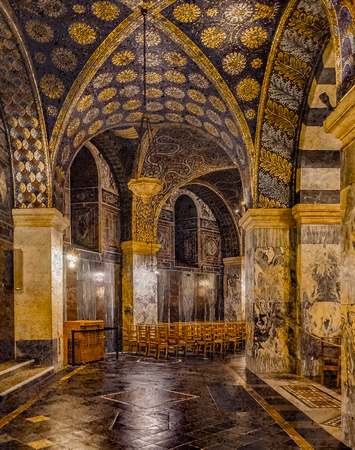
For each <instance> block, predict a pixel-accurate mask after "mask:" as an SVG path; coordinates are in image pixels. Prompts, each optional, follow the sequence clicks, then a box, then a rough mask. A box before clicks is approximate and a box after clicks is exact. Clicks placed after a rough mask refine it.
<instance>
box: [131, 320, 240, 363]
mask: <svg viewBox="0 0 355 450" xmlns="http://www.w3.org/2000/svg"><path fill="white" fill-rule="evenodd" d="M122 344H123V349H122V351H123V352H129V353H134V352H135V353H137V354H141V353H142V351H144V355H146V356H150V355H151V354H152V353H153V352H154V356H155V357H156V358H159V357H160V355H161V353H162V352H164V357H165V358H167V357H168V355H169V351H173V352H174V354H175V356H178V353H179V351H182V352H183V353H184V355H186V353H187V352H188V351H192V352H193V354H198V353H200V352H203V353H206V352H207V351H210V352H215V351H216V350H219V351H220V352H222V351H223V350H225V349H227V348H233V349H234V350H236V349H237V348H238V349H242V348H244V346H245V322H198V323H196V322H193V323H185V322H184V323H182V322H175V323H158V324H154V325H147V324H145V325H124V326H123V327H122Z"/></svg>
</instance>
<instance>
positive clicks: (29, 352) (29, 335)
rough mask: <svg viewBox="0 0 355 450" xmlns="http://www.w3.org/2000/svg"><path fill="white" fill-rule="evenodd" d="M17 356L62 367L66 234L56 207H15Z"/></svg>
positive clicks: (58, 367)
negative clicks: (64, 236)
mask: <svg viewBox="0 0 355 450" xmlns="http://www.w3.org/2000/svg"><path fill="white" fill-rule="evenodd" d="M12 214H13V219H14V226H15V229H14V250H15V255H16V256H15V257H16V258H18V259H19V260H20V262H21V263H20V265H19V264H18V263H16V261H15V267H16V270H15V280H14V283H15V295H14V296H15V346H16V347H15V352H16V358H28V359H32V358H33V359H35V360H36V363H38V364H48V365H49V364H50V365H54V366H55V368H56V369H57V370H59V369H61V368H62V366H63V232H64V230H65V229H66V228H67V227H68V226H69V221H68V219H66V218H64V217H63V216H62V214H60V212H59V211H57V210H56V209H54V208H53V209H52V208H48V209H14V210H13V211H12Z"/></svg>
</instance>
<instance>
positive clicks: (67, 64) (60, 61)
mask: <svg viewBox="0 0 355 450" xmlns="http://www.w3.org/2000/svg"><path fill="white" fill-rule="evenodd" d="M52 62H53V64H54V65H55V66H56V67H57V68H58V69H59V70H61V71H63V72H72V71H73V70H74V69H75V68H76V65H77V58H76V56H75V54H74V53H73V52H72V51H71V50H68V49H66V48H57V49H55V50H53V53H52Z"/></svg>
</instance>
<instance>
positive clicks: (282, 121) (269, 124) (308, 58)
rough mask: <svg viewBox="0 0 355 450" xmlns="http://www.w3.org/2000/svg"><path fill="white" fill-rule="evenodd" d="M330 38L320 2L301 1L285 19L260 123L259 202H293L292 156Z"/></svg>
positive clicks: (264, 204)
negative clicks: (313, 82) (320, 62)
mask: <svg viewBox="0 0 355 450" xmlns="http://www.w3.org/2000/svg"><path fill="white" fill-rule="evenodd" d="M329 38H330V33H329V25H328V21H327V16H326V13H325V11H324V9H323V6H322V3H321V1H320V0H318V1H317V2H307V1H306V0H300V1H299V2H298V3H297V5H296V7H295V8H294V9H293V10H292V12H291V13H290V15H289V17H288V18H287V21H286V24H285V26H284V28H283V31H282V33H281V36H280V39H279V41H278V45H277V47H276V49H275V53H274V60H273V62H272V70H271V72H270V76H269V79H268V80H267V82H265V83H266V84H265V97H264V99H263V103H262V104H261V105H260V107H261V111H262V117H260V121H259V123H258V127H259V133H260V134H258V136H257V145H258V148H257V151H258V183H257V193H256V196H257V206H258V207H260V208H284V207H292V206H293V204H294V195H295V192H294V182H295V158H296V155H297V151H296V149H297V145H298V137H299V131H300V127H301V123H302V122H301V119H302V116H303V111H304V107H305V104H306V101H307V93H308V91H309V89H310V84H311V81H312V79H313V76H314V71H315V69H316V67H317V64H318V63H319V60H320V56H321V55H322V53H323V50H324V48H325V47H326V44H327V43H328V40H329Z"/></svg>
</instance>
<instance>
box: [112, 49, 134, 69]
mask: <svg viewBox="0 0 355 450" xmlns="http://www.w3.org/2000/svg"><path fill="white" fill-rule="evenodd" d="M134 59H135V55H134V53H132V52H131V51H128V50H126V51H124V52H119V53H116V54H115V55H114V56H113V57H112V62H113V64H115V65H116V66H126V65H127V64H130V63H132V62H133V61H134Z"/></svg>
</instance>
